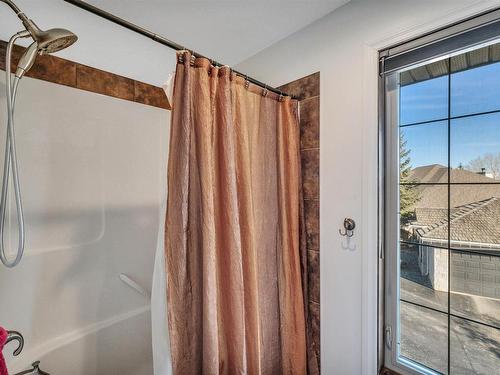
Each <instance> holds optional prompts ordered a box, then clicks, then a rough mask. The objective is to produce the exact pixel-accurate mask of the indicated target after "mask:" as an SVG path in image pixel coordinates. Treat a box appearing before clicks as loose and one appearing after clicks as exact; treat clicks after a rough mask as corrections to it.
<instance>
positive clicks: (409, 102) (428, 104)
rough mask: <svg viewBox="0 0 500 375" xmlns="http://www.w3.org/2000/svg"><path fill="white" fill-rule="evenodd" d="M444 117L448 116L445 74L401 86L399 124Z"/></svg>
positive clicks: (446, 79) (446, 77)
mask: <svg viewBox="0 0 500 375" xmlns="http://www.w3.org/2000/svg"><path fill="white" fill-rule="evenodd" d="M424 68H425V67H424ZM417 69H421V68H417ZM415 70H416V69H414V70H411V71H410V72H414V71H415ZM446 117H448V76H447V75H445V76H441V77H439V78H433V79H427V80H425V81H421V82H417V83H412V84H409V85H406V86H402V87H401V90H400V125H407V124H412V123H415V122H423V121H432V120H438V119H443V118H446Z"/></svg>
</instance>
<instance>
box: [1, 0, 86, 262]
mask: <svg viewBox="0 0 500 375" xmlns="http://www.w3.org/2000/svg"><path fill="white" fill-rule="evenodd" d="M0 2H3V3H6V4H7V5H8V6H9V7H10V8H11V9H12V10H13V11H14V12H15V13H16V15H17V16H18V17H19V19H20V20H21V21H22V23H23V25H24V27H25V29H26V30H23V31H20V32H18V33H16V34H14V35H13V36H12V37H11V38H10V40H9V43H8V44H7V51H6V54H5V55H6V56H5V57H6V62H5V74H6V82H5V84H6V92H7V137H6V141H5V157H4V165H3V180H2V195H1V198H0V261H1V262H2V263H3V264H4V265H5V266H6V267H9V268H13V267H15V266H17V265H18V264H19V262H20V261H21V259H22V257H23V254H24V244H25V229H24V214H23V207H22V200H21V187H20V183H19V172H18V163H17V154H16V142H15V133H14V107H15V102H16V94H17V87H18V85H19V81H20V80H21V78H22V77H23V76H24V75H25V74H26V73H27V72H28V71H29V70H30V69H31V67H32V66H33V64H34V63H35V59H36V57H37V56H38V55H39V54H46V53H54V52H57V51H60V50H62V49H64V48H67V47H69V46H70V45H72V44H73V43H75V42H76V40H77V39H78V38H77V36H76V35H75V34H73V33H72V32H71V31H68V30H65V29H50V30H47V31H44V30H41V29H40V28H39V27H38V26H37V25H36V24H35V23H34V22H33V21H32V20H31V19H29V18H28V17H27V16H26V15H25V14H24V13H23V12H21V10H20V9H19V8H18V7H17V6H16V5H15V4H14V3H13V2H12V0H0ZM28 37H31V38H32V39H33V43H32V44H31V45H30V46H29V47H28V48H27V49H26V51H25V52H24V54H23V55H22V56H21V58H20V60H19V62H18V64H17V69H16V72H15V74H14V78H12V76H11V60H12V50H13V48H14V43H15V41H16V40H17V39H19V38H28ZM11 169H12V181H13V184H14V197H15V204H16V211H17V224H18V246H17V252H16V256H15V258H14V260H9V259H8V258H7V253H6V250H5V245H4V237H5V216H6V212H7V211H6V206H7V196H8V190H9V178H10V175H11V172H10V170H11Z"/></svg>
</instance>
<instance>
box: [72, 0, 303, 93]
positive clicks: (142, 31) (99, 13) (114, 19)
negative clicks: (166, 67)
mask: <svg viewBox="0 0 500 375" xmlns="http://www.w3.org/2000/svg"><path fill="white" fill-rule="evenodd" d="M64 1H65V2H67V3H70V4H72V5H74V6H77V7H78V8H81V9H83V10H86V11H87V12H90V13H93V14H95V15H97V16H99V17H102V18H105V19H107V20H108V21H111V22H113V23H116V24H118V25H120V26H123V27H125V28H126V29H129V30H132V31H134V32H136V33H138V34H141V35H143V36H145V37H148V38H150V39H153V40H154V41H155V42H157V43H160V44H163V45H164V46H167V47H169V48H172V49H174V50H176V51H181V50H188V51H190V52H191V53H192V54H193V55H195V56H196V57H201V58H206V59H208V60H210V61H211V62H212V64H213V65H216V66H219V67H221V66H224V64H221V63H219V62H217V61H214V60H213V59H210V58H208V57H206V56H203V55H202V54H201V53H198V52H196V51H193V50H191V49H189V48H186V47H184V46H182V45H180V44H178V43H175V42H172V41H171V40H169V39H167V38H165V37H163V36H161V35H158V34H156V33H153V32H152V31H149V30H147V29H145V28H143V27H141V26H138V25H136V24H133V23H132V22H129V21H126V20H124V19H123V18H120V17H117V16H115V15H114V14H111V13H109V12H106V11H105V10H102V9H100V8H98V7H96V6H93V5H91V4H89V3H87V2H85V1H82V0H64ZM231 70H232V71H233V72H234V73H236V74H237V75H239V76H240V77H243V78H245V80H247V81H249V82H251V83H253V84H255V85H257V86H260V87H262V88H264V89H266V90H269V91H272V92H274V93H276V94H279V95H283V96H289V97H291V98H293V96H292V95H287V94H286V93H284V92H282V91H280V90H278V89H276V88H274V87H270V86H268V85H266V84H265V83H263V82H260V81H258V80H256V79H255V78H252V77H249V76H247V75H246V74H243V73H241V72H238V71H237V70H234V69H231Z"/></svg>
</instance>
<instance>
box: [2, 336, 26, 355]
mask: <svg viewBox="0 0 500 375" xmlns="http://www.w3.org/2000/svg"><path fill="white" fill-rule="evenodd" d="M7 333H8V334H9V335H8V336H7V341H5V345H7V344H8V343H9V342H11V341H17V343H18V345H17V349H16V350H14V355H15V356H18V355H19V354H21V352H22V351H23V348H24V337H23V335H21V334H20V333H19V332H17V331H7Z"/></svg>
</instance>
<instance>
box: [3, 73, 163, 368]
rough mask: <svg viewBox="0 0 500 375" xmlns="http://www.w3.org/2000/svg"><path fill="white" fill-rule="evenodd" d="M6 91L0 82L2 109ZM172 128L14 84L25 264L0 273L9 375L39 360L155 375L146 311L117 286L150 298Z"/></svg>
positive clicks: (93, 99)
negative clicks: (11, 339) (13, 344)
mask: <svg viewBox="0 0 500 375" xmlns="http://www.w3.org/2000/svg"><path fill="white" fill-rule="evenodd" d="M4 82H5V80H4V77H3V75H0V102H1V103H4V102H5V94H4V92H5V83H4ZM5 114H6V112H5V108H4V105H2V106H0V117H1V118H2V119H3V118H5ZM169 117H170V112H169V111H166V110H163V109H160V108H155V107H151V106H146V105H143V104H138V103H134V102H130V101H125V100H120V99H115V98H111V97H107V96H103V95H99V94H95V93H90V92H86V91H82V90H77V89H74V88H69V87H65V86H61V85H56V84H52V83H48V82H44V81H40V80H35V79H31V78H24V79H23V80H22V81H21V84H20V88H19V96H18V102H17V106H16V136H17V138H16V140H17V145H18V156H19V163H20V166H19V168H20V178H21V188H22V197H23V203H24V209H25V217H26V237H27V243H26V253H25V257H24V259H23V260H22V262H21V264H20V265H19V266H18V267H16V268H14V269H6V268H5V267H1V268H0V306H1V308H0V324H2V325H4V326H5V327H6V328H7V329H13V330H18V331H20V332H21V333H22V334H23V335H24V337H25V340H26V345H25V348H24V350H23V353H22V354H21V355H20V356H19V357H17V358H13V357H12V353H11V351H10V345H9V346H8V347H7V348H6V350H5V354H6V359H7V363H8V365H9V369H10V371H11V373H14V372H17V371H20V370H21V369H27V368H30V367H31V366H30V364H31V362H33V361H35V360H41V361H42V363H41V368H42V369H43V370H44V371H47V372H49V373H53V374H68V375H69V374H71V375H73V374H74V375H80V374H82V375H83V374H95V375H101V374H102V375H108V374H111V373H120V374H125V375H126V374H130V375H136V374H139V375H142V374H144V375H147V374H152V371H153V358H152V351H151V318H150V301H149V299H148V298H147V297H145V296H143V295H141V294H139V293H137V292H136V291H135V290H133V289H131V288H130V287H128V286H127V285H126V284H124V283H123V282H122V281H121V280H120V277H119V276H120V274H121V273H125V274H127V275H128V276H130V277H131V278H133V279H134V280H135V281H137V282H138V283H139V284H140V285H141V286H143V287H144V288H145V289H146V290H147V291H148V292H150V291H151V280H152V274H153V265H154V256H155V249H156V247H157V235H158V230H159V227H160V221H161V218H160V207H161V206H162V205H163V203H164V201H165V198H166V197H165V186H166V181H165V180H166V160H167V151H168V135H169ZM2 123H3V122H2ZM3 129H4V127H3V126H2V132H3ZM0 147H1V149H0V153H1V154H2V155H3V144H2V145H1V146H0ZM7 220H9V218H8V219H7ZM11 221H12V223H8V226H9V225H10V228H11V229H12V233H15V226H14V225H12V224H14V223H15V218H11ZM7 234H8V237H7V243H10V242H11V243H13V244H15V243H16V238H15V237H13V238H9V236H10V234H11V233H10V232H9V233H7ZM127 369H128V370H127Z"/></svg>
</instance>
